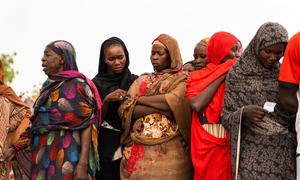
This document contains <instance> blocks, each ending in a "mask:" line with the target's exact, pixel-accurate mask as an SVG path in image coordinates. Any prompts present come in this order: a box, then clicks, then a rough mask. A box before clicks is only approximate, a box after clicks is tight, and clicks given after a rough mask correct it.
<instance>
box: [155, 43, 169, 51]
mask: <svg viewBox="0 0 300 180" xmlns="http://www.w3.org/2000/svg"><path fill="white" fill-rule="evenodd" d="M152 50H159V51H167V49H166V48H165V47H164V46H162V45H160V44H152Z"/></svg>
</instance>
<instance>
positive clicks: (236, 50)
mask: <svg viewBox="0 0 300 180" xmlns="http://www.w3.org/2000/svg"><path fill="white" fill-rule="evenodd" d="M239 48H240V42H236V43H235V44H234V45H233V46H232V48H231V50H230V52H229V54H228V55H227V56H226V57H225V58H224V59H223V60H222V62H225V61H227V60H228V59H234V58H238V57H239Z"/></svg>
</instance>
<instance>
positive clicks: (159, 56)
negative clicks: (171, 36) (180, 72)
mask: <svg viewBox="0 0 300 180" xmlns="http://www.w3.org/2000/svg"><path fill="white" fill-rule="evenodd" d="M150 59H151V63H152V66H153V69H154V70H155V71H157V72H159V71H162V70H164V69H168V68H169V67H170V65H171V59H170V56H169V52H168V50H167V49H165V48H164V47H163V46H161V45H159V44H153V45H152V50H151V56H150Z"/></svg>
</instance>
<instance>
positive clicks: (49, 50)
mask: <svg viewBox="0 0 300 180" xmlns="http://www.w3.org/2000/svg"><path fill="white" fill-rule="evenodd" d="M44 53H47V54H56V53H55V52H54V51H53V50H52V49H51V48H49V47H46V48H45V50H44Z"/></svg>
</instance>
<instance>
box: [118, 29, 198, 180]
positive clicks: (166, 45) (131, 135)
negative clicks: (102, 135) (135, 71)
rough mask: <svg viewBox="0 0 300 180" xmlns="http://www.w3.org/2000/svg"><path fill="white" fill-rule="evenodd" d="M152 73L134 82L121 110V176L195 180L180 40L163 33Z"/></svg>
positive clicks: (156, 45) (155, 50)
mask: <svg viewBox="0 0 300 180" xmlns="http://www.w3.org/2000/svg"><path fill="white" fill-rule="evenodd" d="M150 59H151V63H152V65H153V68H154V72H153V73H146V74H143V75H141V76H140V77H139V78H138V79H137V80H136V81H134V83H133V84H132V85H131V87H130V89H129V91H128V96H127V97H126V98H125V100H124V102H123V103H122V104H121V106H120V108H119V114H120V117H121V119H122V122H123V127H124V133H123V135H122V138H121V142H122V144H124V145H126V146H127V147H125V148H124V151H123V159H122V161H121V179H173V180H176V179H178V180H179V179H180V180H182V179H191V178H192V168H191V162H190V155H189V150H188V145H189V129H190V111H189V108H188V104H187V102H186V101H185V99H184V95H185V89H186V79H187V75H186V74H185V72H184V71H182V59H181V55H180V51H179V47H178V44H177V41H176V40H175V39H174V38H172V37H171V36H169V35H166V34H161V35H160V36H158V37H157V38H156V39H155V40H154V41H153V43H152V50H151V56H150Z"/></svg>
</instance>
